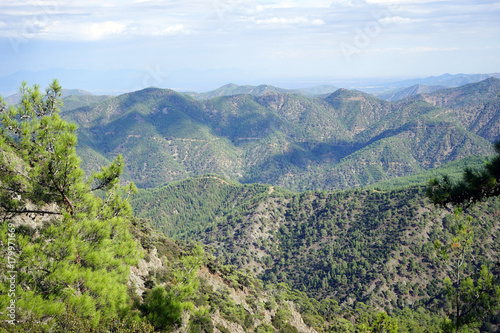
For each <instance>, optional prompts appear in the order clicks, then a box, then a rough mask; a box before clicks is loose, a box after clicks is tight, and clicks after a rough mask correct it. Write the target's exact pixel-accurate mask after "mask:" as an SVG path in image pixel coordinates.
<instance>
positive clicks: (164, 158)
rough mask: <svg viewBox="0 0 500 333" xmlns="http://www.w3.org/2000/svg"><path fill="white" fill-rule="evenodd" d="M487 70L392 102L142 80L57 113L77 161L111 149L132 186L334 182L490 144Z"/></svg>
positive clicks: (493, 112) (494, 82)
mask: <svg viewBox="0 0 500 333" xmlns="http://www.w3.org/2000/svg"><path fill="white" fill-rule="evenodd" d="M499 82H500V80H498V79H488V80H486V81H483V82H480V83H475V84H470V85H467V86H464V87H460V88H453V89H448V90H444V91H443V92H437V93H435V94H436V95H433V94H430V95H418V97H414V98H409V99H405V100H401V101H398V102H392V103H391V102H387V101H384V100H381V99H378V98H376V97H373V96H371V95H368V94H366V93H362V92H359V91H355V90H345V89H339V90H337V91H336V92H334V93H332V94H330V95H328V96H326V97H325V98H314V97H307V96H301V95H295V94H289V93H277V92H269V93H267V94H265V95H262V96H254V95H234V96H223V97H217V98H213V99H208V100H204V101H197V100H194V99H192V98H190V97H187V96H185V95H182V94H179V93H176V92H174V91H171V90H161V89H153V88H150V89H145V90H141V91H138V92H134V93H130V94H125V95H121V96H118V97H114V98H109V99H106V100H104V101H101V102H98V103H94V104H92V105H89V106H85V107H80V108H76V109H73V110H67V111H65V112H64V117H66V119H69V120H71V121H74V122H76V123H78V124H79V126H80V130H79V138H80V146H79V149H80V154H81V155H82V156H84V165H83V166H84V168H87V169H90V168H91V167H93V166H95V165H96V164H98V161H99V160H103V161H105V160H109V159H110V158H112V157H113V156H116V155H118V154H123V156H124V158H125V160H126V162H127V163H126V165H127V170H126V177H128V178H129V179H132V180H134V181H135V182H136V183H137V184H138V186H140V187H155V186H157V185H161V184H164V183H166V182H169V181H172V180H178V179H185V178H187V177H190V176H196V175H202V174H206V173H211V172H213V173H217V174H220V175H224V176H226V177H228V178H229V179H233V180H237V181H240V182H243V183H250V182H260V183H269V184H273V185H278V186H282V187H285V188H288V189H293V190H307V189H327V190H330V189H346V188H353V187H357V186H363V185H368V184H373V183H376V182H378V181H381V180H387V179H392V178H395V177H401V176H407V175H411V174H414V173H418V172H422V171H424V170H428V169H431V168H434V167H437V166H440V165H443V164H445V163H448V162H452V161H456V160H459V159H461V158H463V157H466V156H471V155H483V156H484V155H488V154H491V149H490V144H491V141H493V140H494V139H496V138H498V137H499V135H500V122H499V118H498V115H499V114H500V112H499V111H500V104H499V103H500V102H498V100H500V99H499V98H497V97H496V95H495V94H494V91H495V90H496V91H500V84H499ZM439 96H441V97H439ZM467 96H469V97H467ZM470 96H473V97H470ZM439 101H441V102H439ZM444 101H446V103H445V102H444ZM87 161H88V164H87Z"/></svg>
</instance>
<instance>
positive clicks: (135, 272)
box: [128, 248, 163, 296]
mask: <svg viewBox="0 0 500 333" xmlns="http://www.w3.org/2000/svg"><path fill="white" fill-rule="evenodd" d="M146 255H147V256H148V260H145V259H141V260H139V263H138V264H137V266H130V276H129V281H128V285H129V286H133V287H135V292H136V293H137V295H139V296H140V295H142V294H143V293H144V291H145V290H146V287H145V285H144V283H145V281H146V278H147V277H148V275H149V273H150V272H154V271H155V270H159V269H160V268H163V263H162V261H161V259H160V258H159V257H158V251H157V250H156V248H153V249H152V250H151V251H150V252H149V253H147V254H146Z"/></svg>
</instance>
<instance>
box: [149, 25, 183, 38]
mask: <svg viewBox="0 0 500 333" xmlns="http://www.w3.org/2000/svg"><path fill="white" fill-rule="evenodd" d="M192 32H193V31H192V30H190V29H188V28H187V27H186V26H185V25H184V24H176V25H172V26H168V27H165V28H163V29H161V30H159V31H157V32H153V35H157V36H168V35H178V34H190V33H192Z"/></svg>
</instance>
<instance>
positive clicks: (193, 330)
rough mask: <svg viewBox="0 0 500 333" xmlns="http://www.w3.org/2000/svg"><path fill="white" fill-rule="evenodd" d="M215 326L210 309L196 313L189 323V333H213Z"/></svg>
mask: <svg viewBox="0 0 500 333" xmlns="http://www.w3.org/2000/svg"><path fill="white" fill-rule="evenodd" d="M213 331H214V324H212V320H211V319H210V316H209V313H208V309H201V310H198V311H196V312H195V313H194V314H193V316H192V317H191V320H190V322H189V333H212V332H213Z"/></svg>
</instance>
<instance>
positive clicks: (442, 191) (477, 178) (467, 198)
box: [427, 141, 500, 207]
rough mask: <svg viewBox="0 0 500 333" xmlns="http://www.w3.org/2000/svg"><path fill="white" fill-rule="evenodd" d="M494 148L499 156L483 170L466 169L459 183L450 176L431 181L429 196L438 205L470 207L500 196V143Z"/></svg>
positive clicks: (428, 190)
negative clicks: (486, 199)
mask: <svg viewBox="0 0 500 333" xmlns="http://www.w3.org/2000/svg"><path fill="white" fill-rule="evenodd" d="M494 147H495V152H496V154H497V155H496V156H495V158H493V159H492V160H491V161H490V162H488V163H486V164H485V165H484V167H483V168H482V170H474V169H472V168H466V169H465V170H464V172H463V176H462V178H463V179H462V180H461V181H459V182H453V181H452V180H450V178H449V177H448V176H443V177H442V179H436V178H434V179H431V180H430V181H429V186H428V189H427V196H428V197H429V198H430V199H431V200H432V202H433V203H434V204H436V205H441V206H446V205H448V204H452V205H455V206H458V205H462V206H465V207H468V206H470V205H472V204H474V203H476V202H478V201H481V200H484V199H485V198H489V197H496V196H498V195H500V185H499V181H500V141H498V142H496V143H495V145H494Z"/></svg>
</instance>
